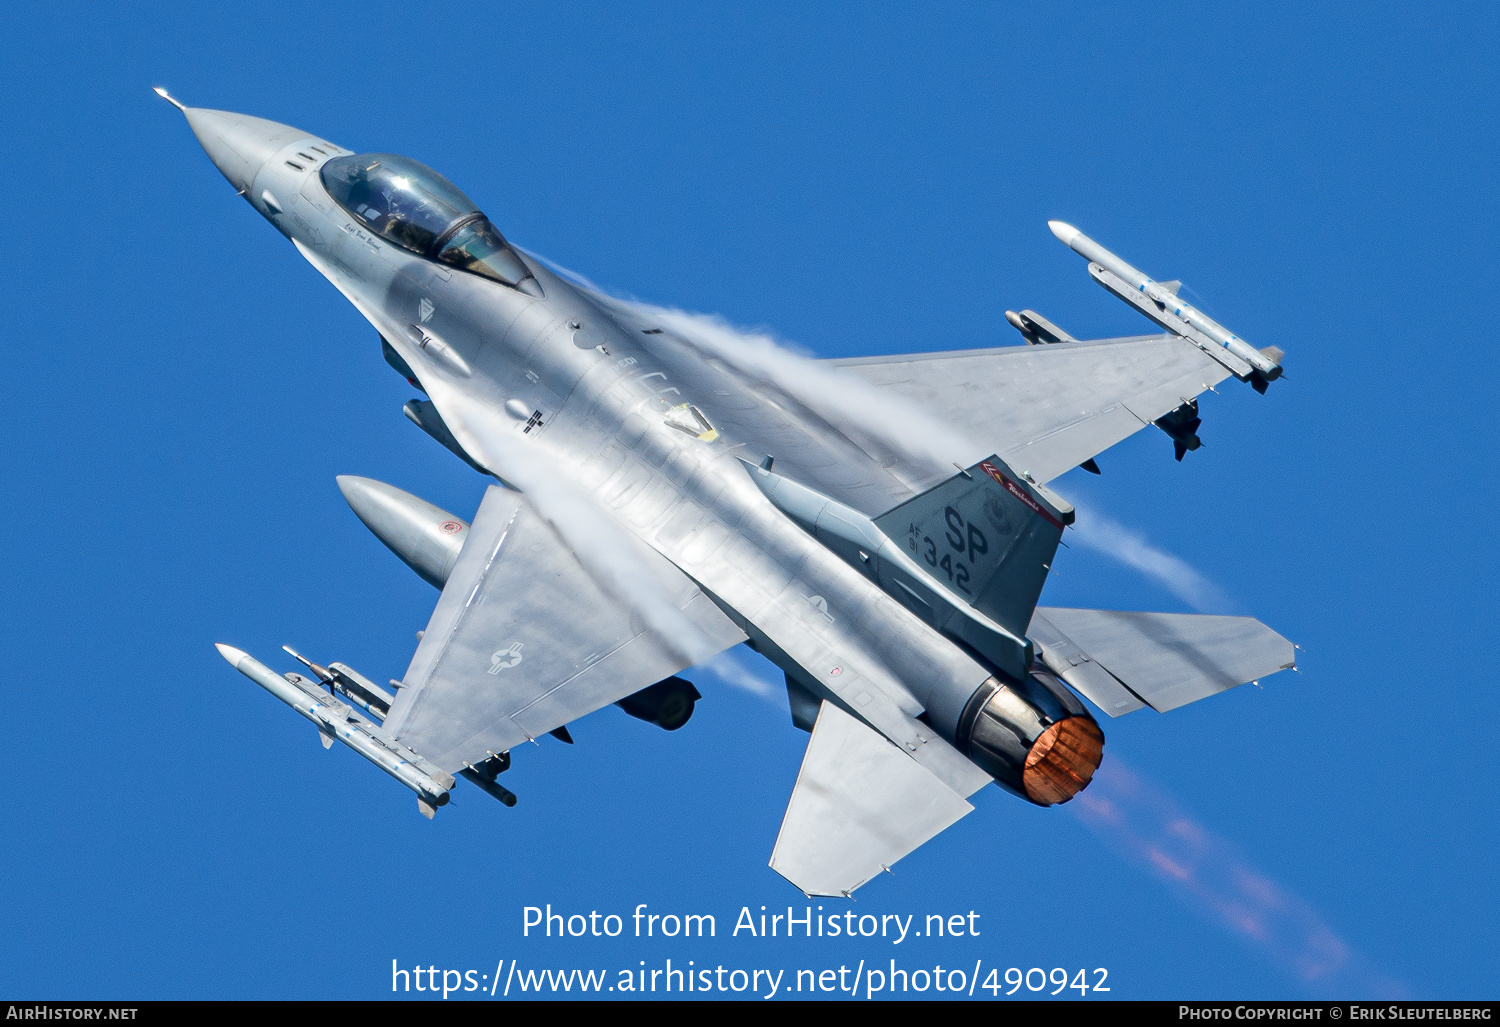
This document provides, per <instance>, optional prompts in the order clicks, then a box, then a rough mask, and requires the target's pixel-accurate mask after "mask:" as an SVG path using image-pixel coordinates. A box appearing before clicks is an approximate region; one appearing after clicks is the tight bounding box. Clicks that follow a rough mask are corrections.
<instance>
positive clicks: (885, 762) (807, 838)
mask: <svg viewBox="0 0 1500 1027" xmlns="http://www.w3.org/2000/svg"><path fill="white" fill-rule="evenodd" d="M973 808H974V807H973V806H971V805H970V804H969V802H968V801H967V800H966V799H965V798H964V797H963V796H961V795H959V794H958V793H957V792H955V791H954V790H953V789H951V788H949V787H948V786H947V785H945V784H944V783H943V782H942V781H940V780H938V779H937V778H936V777H934V776H933V775H932V773H931V772H929V771H928V770H927V769H926V768H925V767H923V766H922V765H921V764H920V763H918V762H917V761H916V760H914V759H912V758H911V757H910V756H908V755H906V754H905V753H903V752H902V751H901V750H900V749H898V748H897V747H896V746H895V745H893V744H891V743H890V742H889V741H887V740H886V739H885V738H884V737H882V736H881V735H880V734H879V733H878V732H876V731H874V730H872V729H871V728H869V727H868V726H866V725H865V724H864V723H862V722H861V721H860V720H858V719H857V718H855V717H852V716H850V715H849V714H848V713H845V712H844V711H843V710H841V709H840V708H839V707H838V706H836V705H834V704H833V703H831V702H824V703H823V705H822V708H821V709H820V710H819V712H818V720H817V723H816V725H815V726H814V727H813V731H812V738H811V739H810V740H809V741H808V743H807V753H806V754H805V755H804V756H803V758H802V769H801V771H800V772H799V773H798V775H797V786H796V788H795V789H793V791H792V798H791V801H790V802H789V803H788V804H787V809H786V816H785V818H784V819H783V820H782V823H781V833H780V834H779V835H778V836H777V838H776V848H775V850H774V851H773V852H772V854H771V869H773V870H775V871H776V872H777V873H778V874H780V875H781V876H782V877H785V878H786V879H787V880H788V881H791V882H792V883H793V884H794V885H796V886H797V887H798V888H800V889H802V891H803V892H805V893H806V894H808V895H848V894H850V893H851V892H853V891H854V889H856V888H858V887H859V886H860V885H862V884H864V883H865V882H866V881H868V880H870V879H871V878H872V877H874V876H876V875H877V874H879V873H880V872H881V871H882V870H885V869H888V868H889V867H890V866H891V865H892V864H894V863H895V862H896V861H897V860H899V859H901V858H902V857H903V856H905V855H907V854H908V853H910V852H911V851H912V850H914V849H916V848H917V847H918V846H919V845H921V844H922V843H924V842H926V841H927V840H928V839H929V838H932V837H933V836H934V835H936V834H938V833H939V832H940V831H942V830H944V829H945V828H947V827H949V826H950V825H952V824H953V823H955V822H956V821H958V820H959V819H961V818H962V817H963V816H964V815H965V814H967V813H969V812H970V811H971V810H973Z"/></svg>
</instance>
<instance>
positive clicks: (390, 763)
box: [215, 643, 514, 817]
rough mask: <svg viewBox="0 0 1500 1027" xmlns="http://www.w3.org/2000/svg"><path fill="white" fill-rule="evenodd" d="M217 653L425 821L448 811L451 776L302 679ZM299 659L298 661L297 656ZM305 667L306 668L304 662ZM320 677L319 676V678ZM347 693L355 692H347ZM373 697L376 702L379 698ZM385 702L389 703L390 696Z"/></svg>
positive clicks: (223, 649) (240, 655)
mask: <svg viewBox="0 0 1500 1027" xmlns="http://www.w3.org/2000/svg"><path fill="white" fill-rule="evenodd" d="M215 648H217V649H218V650H219V655H220V656H223V657H224V659H226V660H228V661H229V664H230V666H232V667H234V669H235V670H237V671H239V672H240V673H241V674H243V675H245V677H247V678H249V679H250V680H251V681H254V682H255V683H256V684H257V685H260V687H262V688H264V689H265V690H266V691H267V692H270V693H271V694H272V695H274V696H275V697H276V698H278V699H280V700H281V701H282V702H284V703H286V704H287V705H288V706H290V707H291V708H292V709H294V710H296V711H297V712H298V713H300V714H302V715H303V716H304V717H306V718H307V719H308V720H310V721H312V722H313V724H314V725H316V726H317V729H318V731H319V733H320V734H321V735H322V737H323V746H324V747H325V748H327V747H328V746H329V745H331V744H333V742H334V740H337V741H340V742H343V743H344V744H345V745H347V746H348V747H349V748H351V749H353V750H354V751H355V752H357V753H359V754H360V755H361V756H363V757H364V758H365V759H367V760H369V761H370V762H371V763H373V764H375V765H376V766H377V767H379V768H380V769H381V770H384V771H385V772H386V773H387V774H389V775H391V776H392V777H394V778H395V779H396V780H397V781H400V782H401V783H402V784H404V785H405V786H406V787H408V788H410V789H411V790H412V791H414V792H416V793H417V806H418V808H419V809H421V811H422V813H423V815H424V816H427V817H431V816H432V814H433V813H434V812H435V811H436V810H437V808H438V807H439V806H445V805H447V803H448V792H449V790H450V789H451V788H452V787H453V783H454V782H453V775H451V774H447V773H445V772H443V771H442V770H440V769H439V768H437V767H435V766H433V765H432V764H431V763H429V762H428V761H427V760H425V759H423V758H422V757H421V756H419V755H417V754H416V753H414V752H411V751H410V750H408V749H404V748H402V746H401V745H400V744H399V743H397V742H395V741H393V740H392V739H390V738H388V737H387V736H386V735H385V733H384V732H383V731H382V730H381V729H380V727H379V726H378V725H376V724H375V723H374V722H373V721H370V720H367V719H366V718H365V717H363V716H361V715H360V714H359V713H357V712H355V710H354V709H353V707H351V706H349V705H348V704H347V703H344V702H342V701H341V700H339V699H338V698H336V697H335V696H334V695H333V694H332V693H330V692H324V691H323V690H322V689H321V688H319V687H317V686H316V685H314V684H313V683H312V682H311V681H308V680H307V679H306V678H304V677H302V676H301V675H300V674H289V675H286V676H285V677H283V676H282V675H280V674H278V673H276V672H275V671H274V670H272V669H271V668H270V667H267V666H266V665H265V664H264V663H261V662H260V661H259V660H257V659H256V658H255V657H253V656H251V655H250V654H249V653H246V652H244V651H243V650H240V649H236V648H234V646H230V645H224V644H223V643H217V644H216V645H215ZM298 659H301V657H300V656H299V657H298ZM303 662H304V663H308V661H305V660H304V661H303ZM308 667H309V669H311V670H313V673H315V674H318V676H319V677H320V678H322V677H324V675H327V680H328V681H329V682H333V681H335V680H337V678H339V677H342V676H344V675H345V674H349V673H350V672H349V671H348V668H345V667H342V666H341V665H339V664H334V665H332V667H330V668H327V669H324V668H320V667H318V666H317V665H316V664H312V663H308ZM335 668H337V669H335ZM319 671H322V673H321V674H319V673H318V672H319ZM341 672H342V673H341ZM355 677H357V675H356V676H355ZM358 680H359V681H360V682H362V685H361V690H364V691H370V690H373V692H375V693H379V694H380V695H385V693H384V691H383V690H382V689H379V688H377V687H376V686H374V685H371V684H370V683H369V682H367V681H364V680H363V679H362V678H361V679H358ZM346 687H348V686H346ZM350 691H354V689H353V688H350ZM373 697H374V698H379V696H378V695H377V696H373ZM386 698H387V699H388V698H389V696H386ZM387 708H389V707H387ZM502 801H503V800H502ZM512 801H514V798H512Z"/></svg>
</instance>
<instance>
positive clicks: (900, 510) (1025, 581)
mask: <svg viewBox="0 0 1500 1027" xmlns="http://www.w3.org/2000/svg"><path fill="white" fill-rule="evenodd" d="M1072 523H1073V508H1072V507H1071V506H1069V505H1068V504H1067V503H1066V502H1064V501H1063V500H1062V499H1061V498H1059V497H1058V496H1057V495H1055V494H1053V493H1052V492H1050V491H1048V490H1047V489H1045V488H1042V487H1041V486H1039V485H1036V484H1035V483H1033V482H1029V481H1027V480H1026V479H1025V478H1024V477H1023V476H1022V475H1019V474H1017V473H1016V472H1015V471H1013V470H1011V468H1010V467H1009V466H1008V465H1007V464H1006V463H1005V461H1003V460H1001V459H1000V458H999V457H998V456H992V457H990V458H989V459H987V460H981V461H979V463H977V464H975V465H974V466H973V467H970V468H969V469H967V470H963V471H960V472H959V473H958V474H956V475H954V476H953V477H951V478H949V479H948V480H947V481H944V482H942V483H940V484H938V485H936V486H934V487H933V488H931V489H929V490H928V491H926V492H924V493H922V494H921V495H920V496H916V497H914V498H912V499H909V500H907V501H906V502H905V503H902V504H901V505H900V506H898V507H896V508H894V509H892V510H890V511H888V512H886V513H884V514H882V515H880V516H879V517H877V518H875V524H876V526H877V527H879V528H880V530H881V531H882V532H884V533H885V535H886V536H887V537H889V538H891V539H893V540H894V541H896V542H897V543H899V544H901V545H902V546H903V547H905V549H906V550H907V552H908V553H909V554H910V556H911V558H912V559H913V560H915V561H916V562H917V564H918V565H919V566H920V567H921V568H922V569H923V570H924V571H926V572H927V574H928V576H930V577H931V578H932V579H933V580H934V581H936V582H937V584H938V585H940V586H941V587H943V588H944V589H946V590H947V591H949V592H950V593H952V594H953V595H954V596H956V597H958V598H959V599H960V600H961V601H962V602H965V603H967V604H968V605H970V606H972V607H973V608H974V609H976V610H978V611H979V612H981V613H983V614H985V615H986V616H987V617H989V618H990V619H991V620H993V621H995V622H996V623H997V624H999V625H1001V626H1002V627H1004V628H1005V629H1006V630H1008V631H1010V632H1012V633H1014V634H1015V635H1017V636H1022V637H1024V635H1025V634H1026V629H1027V626H1028V625H1029V624H1030V623H1031V611H1032V610H1034V609H1035V608H1036V603H1037V599H1038V598H1039V597H1040V596H1041V594H1042V585H1043V584H1045V583H1046V580H1047V572H1048V571H1050V570H1051V569H1052V558H1053V556H1054V555H1055V554H1056V552H1057V544H1058V542H1059V541H1061V539H1062V533H1063V528H1064V527H1065V526H1066V525H1069V524H1072Z"/></svg>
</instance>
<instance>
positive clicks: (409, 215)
mask: <svg viewBox="0 0 1500 1027" xmlns="http://www.w3.org/2000/svg"><path fill="white" fill-rule="evenodd" d="M321 174H322V178H323V186H324V188H326V189H327V190H328V194H329V195H330V196H332V197H333V198H334V200H336V201H337V202H338V204H339V205H340V206H341V207H343V208H344V209H345V210H347V211H348V212H349V213H350V214H352V215H354V216H355V217H356V218H358V219H359V220H360V222H361V223H363V224H364V225H365V226H367V227H368V228H369V229H370V230H371V231H372V232H374V233H375V234H376V235H378V236H380V237H381V238H382V239H386V240H388V241H389V242H391V243H393V244H395V245H397V246H400V247H401V248H402V249H405V250H409V251H410V252H412V253H416V254H419V255H421V256H423V257H426V258H427V259H428V260H435V261H438V262H439V263H442V264H447V265H449V266H450V267H455V268H458V269H459V270H461V271H467V272H469V273H470V274H476V275H480V276H482V277H484V278H489V279H493V280H494V281H497V282H500V283H502V284H504V285H508V286H510V287H512V288H514V289H520V290H521V291H522V292H526V293H529V294H531V295H533V296H540V295H541V294H542V290H541V286H540V285H539V284H538V283H537V280H536V278H535V277H534V276H533V275H532V273H531V271H530V269H528V268H527V267H526V265H525V263H523V262H522V260H521V258H520V257H518V256H517V255H516V252H515V250H513V249H511V247H510V244H509V243H508V242H506V241H505V237H504V236H502V235H501V234H500V230H499V229H497V228H496V227H495V226H494V225H493V224H491V223H490V219H489V218H487V217H485V216H484V214H483V213H482V212H481V211H480V210H479V208H478V207H477V206H475V205H474V201H472V200H470V199H469V198H468V197H467V196H465V195H464V194H463V193H462V192H460V191H459V189H458V187H457V186H455V185H454V184H453V183H452V182H450V181H448V180H447V179H446V178H444V177H443V176H442V175H440V174H438V173H437V172H436V171H433V170H432V169H431V168H429V167H427V165H425V164H420V163H418V162H417V161H414V160H412V159H410V158H408V157H400V156H397V155H396V154H391V153H361V154H355V155H353V156H347V157H335V158H334V159H333V160H330V161H328V162H327V163H326V164H324V165H323V170H322V172H321Z"/></svg>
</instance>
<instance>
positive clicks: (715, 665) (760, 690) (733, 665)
mask: <svg viewBox="0 0 1500 1027" xmlns="http://www.w3.org/2000/svg"><path fill="white" fill-rule="evenodd" d="M762 662H764V661H762ZM703 666H704V668H706V669H707V670H709V671H712V672H713V673H714V674H715V675H717V676H718V677H719V679H720V680H721V681H723V682H724V683H725V684H728V685H733V686H734V687H735V688H738V689H741V690H743V691H746V692H749V693H750V694H751V695H753V696H755V697H757V698H759V699H764V700H766V701H767V702H769V703H772V704H773V705H781V704H780V703H779V702H778V698H777V697H778V696H781V695H785V694H786V693H785V690H784V689H782V687H781V686H780V685H778V684H777V683H776V682H774V681H768V680H767V679H766V678H763V677H761V676H760V675H759V674H757V673H756V672H755V671H754V670H753V669H751V668H750V667H749V666H747V665H746V663H745V660H744V658H743V657H742V656H741V655H740V654H739V652H738V651H737V650H733V649H731V650H728V651H726V652H722V653H720V654H719V655H717V656H715V657H714V658H713V659H711V660H709V661H708V662H707V663H705V664H703Z"/></svg>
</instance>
